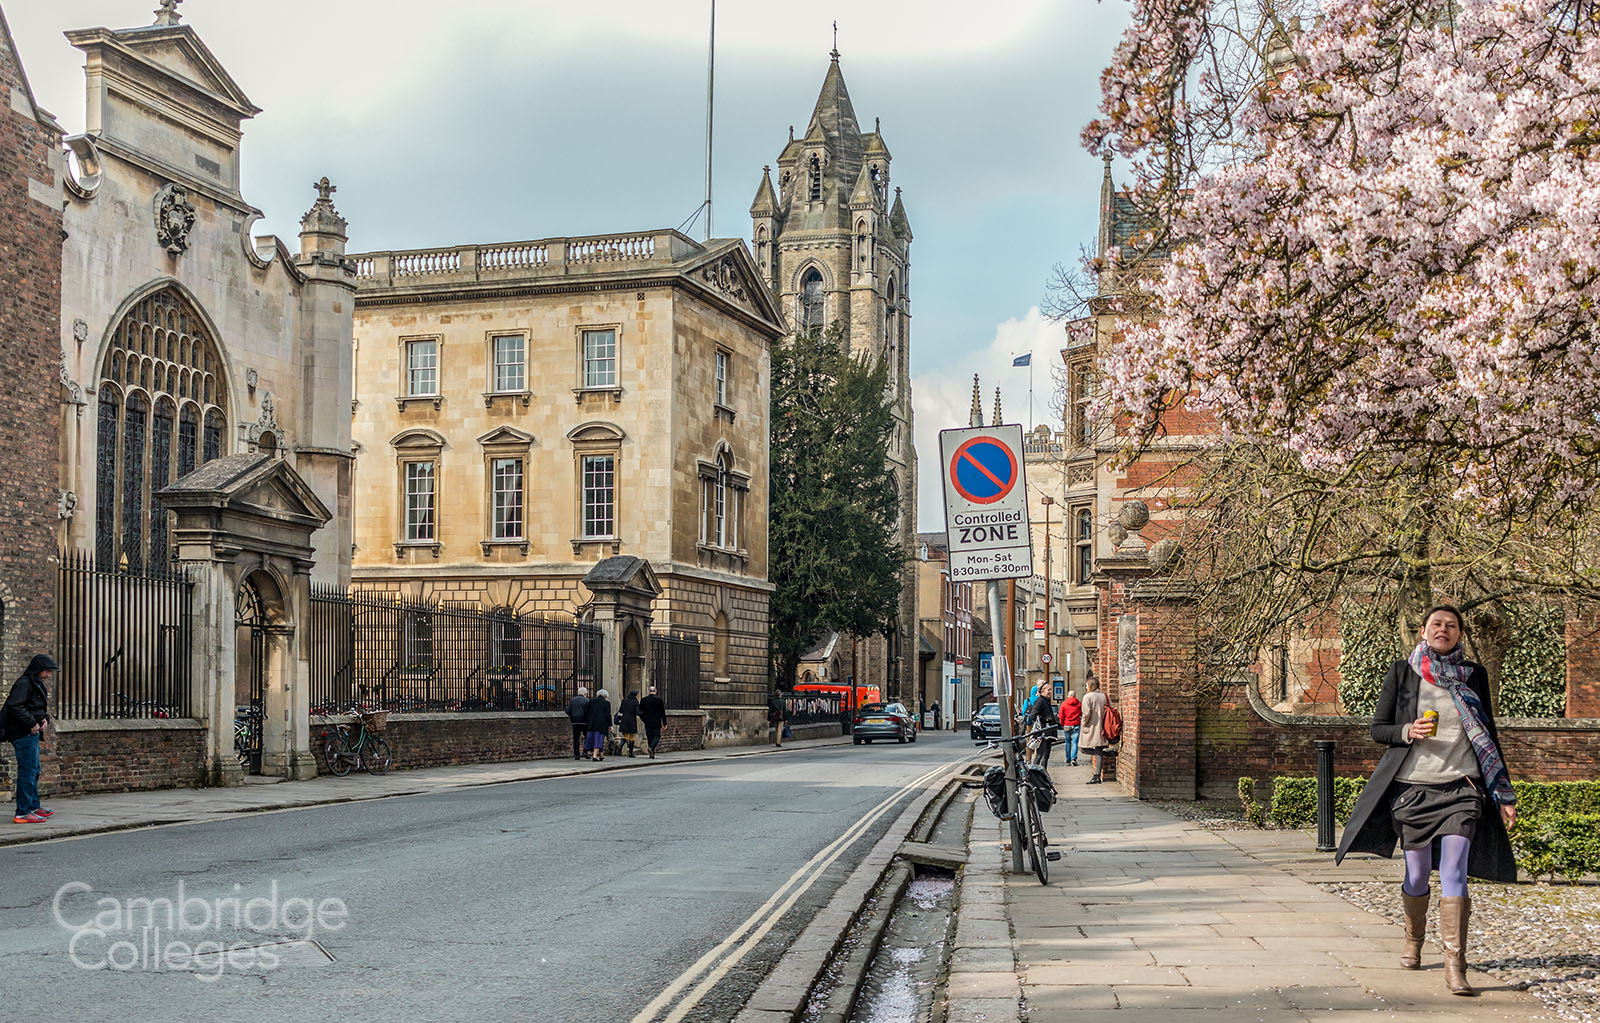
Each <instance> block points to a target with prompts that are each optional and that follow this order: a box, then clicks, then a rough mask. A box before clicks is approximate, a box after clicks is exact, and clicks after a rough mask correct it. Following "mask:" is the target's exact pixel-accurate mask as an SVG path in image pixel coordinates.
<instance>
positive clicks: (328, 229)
mask: <svg viewBox="0 0 1600 1023" xmlns="http://www.w3.org/2000/svg"><path fill="white" fill-rule="evenodd" d="M311 187H312V188H314V189H316V192H317V201H316V202H314V203H312V204H311V208H310V209H309V210H306V215H305V216H303V217H301V218H300V230H301V231H303V232H307V231H309V232H313V233H316V234H331V235H337V236H339V237H341V238H343V237H344V236H345V229H346V228H347V227H349V226H350V225H349V222H348V221H346V220H345V219H344V217H342V216H340V215H339V211H338V209H337V208H335V206H334V205H333V193H335V192H337V191H338V190H339V186H338V185H335V184H334V183H333V182H331V181H329V180H328V179H327V177H326V176H324V177H323V178H322V179H321V180H319V181H313V182H312V183H311Z"/></svg>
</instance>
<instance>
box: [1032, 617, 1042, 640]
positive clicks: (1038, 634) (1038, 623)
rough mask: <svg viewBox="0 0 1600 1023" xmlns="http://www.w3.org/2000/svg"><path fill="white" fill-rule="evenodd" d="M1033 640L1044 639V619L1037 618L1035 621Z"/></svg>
mask: <svg viewBox="0 0 1600 1023" xmlns="http://www.w3.org/2000/svg"><path fill="white" fill-rule="evenodd" d="M1033 638H1034V639H1044V619H1043V618H1035V619H1034V620H1033Z"/></svg>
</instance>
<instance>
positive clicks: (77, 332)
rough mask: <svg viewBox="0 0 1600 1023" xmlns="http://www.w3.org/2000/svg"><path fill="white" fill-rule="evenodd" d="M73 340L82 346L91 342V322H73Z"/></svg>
mask: <svg viewBox="0 0 1600 1023" xmlns="http://www.w3.org/2000/svg"><path fill="white" fill-rule="evenodd" d="M72 340H74V341H76V342H78V344H80V345H81V344H83V343H84V342H85V341H87V340H89V321H88V320H73V321H72Z"/></svg>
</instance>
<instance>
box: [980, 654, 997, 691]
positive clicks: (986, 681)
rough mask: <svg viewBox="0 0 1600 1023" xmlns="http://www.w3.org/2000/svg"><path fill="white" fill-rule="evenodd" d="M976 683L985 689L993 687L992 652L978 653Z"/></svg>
mask: <svg viewBox="0 0 1600 1023" xmlns="http://www.w3.org/2000/svg"><path fill="white" fill-rule="evenodd" d="M978 685H980V686H982V687H983V688H985V689H993V688H994V654H979V655H978Z"/></svg>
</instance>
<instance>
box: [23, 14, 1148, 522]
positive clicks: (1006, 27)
mask: <svg viewBox="0 0 1600 1023" xmlns="http://www.w3.org/2000/svg"><path fill="white" fill-rule="evenodd" d="M155 6H156V0H0V7H3V8H4V10H5V16H6V19H7V21H8V22H9V23H10V26H11V30H12V34H13V36H14V37H15V38H16V43H17V47H18V49H19V51H20V52H21V56H22V61H23V64H24V66H25V68H26V70H27V72H28V77H29V79H30V81H31V83H32V85H33V89H34V93H35V95H36V97H37V99H38V102H39V103H40V104H41V105H42V106H44V107H45V108H47V109H49V110H50V111H52V112H53V113H54V114H56V116H57V118H58V119H59V120H60V121H61V123H62V125H63V126H64V127H65V128H66V129H67V130H68V131H69V132H79V131H82V130H83V126H84V94H83V71H82V68H83V61H82V55H81V54H80V53H79V52H78V51H77V50H75V49H73V48H72V46H71V45H70V44H68V43H67V42H66V40H65V39H64V38H63V37H62V33H63V32H64V31H66V30H68V29H74V28H88V27H95V26H102V25H104V26H108V27H112V28H126V27H129V26H134V25H145V24H149V23H150V22H151V21H152V20H153V15H152V14H151V10H152V9H153V8H154V7H155ZM709 8H710V3H709V0H586V2H584V3H579V4H574V3H572V2H571V0H457V2H455V3H441V2H438V0H336V2H333V0H187V2H184V3H183V4H182V6H181V7H180V13H181V14H182V15H183V16H184V22H185V23H186V24H189V25H191V26H193V27H194V29H195V30H196V32H198V33H199V35H200V37H201V39H203V40H204V41H205V43H206V45H207V46H209V47H210V48H211V50H212V52H213V53H215V54H216V55H217V58H218V59H219V60H220V61H221V62H222V64H223V65H224V66H225V67H226V68H227V69H228V71H229V73H230V74H232V76H233V78H234V80H235V81H236V82H238V83H239V86H240V87H241V88H242V89H243V90H244V92H245V94H246V95H248V96H249V97H250V99H251V100H252V101H253V102H254V103H255V105H256V106H258V107H261V108H263V112H262V113H261V114H259V115H257V116H256V118H255V119H254V120H252V121H249V122H246V125H245V136H244V142H243V164H242V172H241V176H242V191H243V193H244V196H245V198H246V199H247V200H248V201H250V202H251V203H253V204H254V205H256V206H258V207H260V208H261V209H262V210H263V212H264V213H265V218H264V220H263V221H262V222H261V223H259V224H258V225H257V231H258V232H274V233H277V234H280V235H282V236H284V237H286V238H291V239H292V238H293V237H294V235H295V234H296V232H297V231H298V223H299V219H300V216H301V215H302V214H303V213H304V212H305V211H306V209H307V208H309V207H310V205H311V202H312V199H313V198H314V195H313V193H312V190H311V183H312V182H313V181H315V180H316V179H317V178H320V177H322V176H323V175H327V176H328V177H329V178H331V179H332V180H333V182H334V183H335V184H336V185H337V186H338V188H339V191H338V193H337V194H336V195H335V196H334V201H335V203H336V204H337V205H338V207H339V209H340V212H341V213H343V214H344V216H345V217H347V218H348V219H349V221H350V235H351V238H350V245H351V249H352V251H356V250H372V249H389V248H397V249H398V248H419V247H424V246H431V245H454V244H466V243H470V242H489V241H509V240H521V239H531V238H545V237H559V236H563V235H586V234H603V233H608V232H613V231H635V230H642V229H646V228H660V227H676V226H678V225H679V224H681V223H683V222H684V221H685V220H687V219H688V218H689V217H690V216H691V215H692V214H693V213H694V212H695V210H696V208H697V207H698V206H699V205H700V202H701V200H702V198H703V197H704V191H705V107H706V43H707V35H708V28H709ZM836 19H837V21H838V48H839V52H840V54H841V62H840V66H841V68H842V69H843V71H844V76H845V83H846V86H847V87H848V88H849V91H850V98H851V101H852V103H853V104H854V106H855V110H856V115H857V117H858V118H859V119H860V121H861V123H862V124H863V125H864V126H870V124H871V123H872V119H873V118H874V117H877V118H880V119H881V122H882V131H883V135H884V139H885V141H886V143H887V144H888V146H889V149H890V152H891V153H892V154H893V158H894V162H893V165H892V172H891V173H892V175H893V180H894V183H895V184H896V185H897V186H899V187H900V188H902V189H903V190H904V200H905V204H906V210H907V213H908V214H909V216H910V220H911V226H912V230H913V233H914V234H915V240H914V241H913V243H912V247H911V265H912V276H911V281H912V292H911V313H912V321H911V350H912V355H911V374H912V395H913V402H914V407H915V415H916V444H917V449H918V462H919V467H920V468H919V473H918V477H919V478H918V509H917V513H918V514H917V519H918V528H919V529H924V530H937V529H942V528H943V526H944V511H943V508H942V504H941V502H942V491H941V484H940V479H939V466H938V431H939V430H940V429H942V428H946V427H953V426H965V425H966V424H967V414H968V409H969V406H970V403H971V398H972V375H973V374H974V373H978V374H980V375H981V377H982V385H983V393H984V409H985V416H986V417H987V416H988V415H989V413H990V411H991V410H992V408H993V404H994V389H995V387H996V386H999V387H1000V388H1001V392H1002V406H1003V408H1004V411H1005V418H1006V419H1007V420H1009V421H1012V422H1022V423H1023V424H1024V425H1025V426H1026V425H1029V424H1030V422H1049V421H1051V415H1052V414H1051V411H1050V409H1051V405H1052V401H1051V394H1052V389H1053V387H1054V386H1055V383H1054V376H1055V375H1054V374H1052V372H1051V369H1050V367H1051V366H1052V365H1059V362H1060V356H1059V353H1060V349H1061V346H1062V328H1061V325H1060V324H1059V323H1056V322H1053V321H1051V320H1050V319H1049V318H1048V317H1046V316H1045V315H1043V314H1042V313H1041V306H1042V304H1043V303H1044V300H1045V297H1046V291H1047V286H1048V282H1049V279H1050V276H1051V270H1052V267H1053V266H1054V265H1055V264H1057V263H1071V262H1074V261H1076V260H1078V259H1080V258H1081V253H1082V251H1083V249H1084V247H1085V246H1086V245H1087V244H1089V243H1090V242H1091V241H1092V240H1093V238H1094V236H1095V231H1096V229H1097V219H1098V215H1099V210H1098V204H1099V191H1100V179H1101V174H1102V172H1103V167H1102V164H1101V162H1100V160H1099V159H1098V158H1096V157H1095V156H1094V155H1093V154H1091V153H1088V152H1086V151H1085V150H1084V149H1083V147H1082V145H1081V143H1080V142H1079V132H1080V129H1081V128H1082V126H1083V125H1084V123H1085V122H1087V121H1088V120H1089V119H1090V118H1091V117H1092V116H1094V113H1095V110H1096V106H1097V104H1098V101H1099V73H1100V69H1101V67H1102V66H1104V64H1105V63H1106V61H1107V60H1108V58H1109V56H1110V53H1111V50H1112V47H1113V46H1114V44H1115V42H1116V39H1117V38H1118V36H1119V35H1120V33H1121V31H1122V28H1123V26H1124V25H1125V24H1126V22H1127V9H1126V5H1125V4H1124V3H1123V2H1122V0H1103V2H1102V0H985V2H984V3H982V4H975V3H972V2H971V0H851V2H850V3H837V2H836V3H835V4H834V5H832V6H829V5H828V4H817V3H812V4H808V5H804V6H803V7H801V8H796V7H795V6H794V5H789V4H777V3H773V2H771V0H721V2H720V3H718V4H717V39H716V56H717V61H716V80H717V90H716V91H717V103H716V114H715V121H714V125H715V131H714V146H713V164H712V167H713V182H714V184H713V190H712V210H713V217H714V220H713V228H714V229H715V234H716V235H717V236H718V237H728V236H738V237H743V238H745V239H746V240H748V238H749V233H750V218H749V214H748V211H749V208H750V202H751V200H752V199H753V198H754V196H755V192H756V186H757V185H758V184H759V183H760V176H761V168H762V166H763V165H764V164H771V163H774V162H775V160H776V159H777V156H778V153H779V151H780V150H781V149H782V148H783V145H784V143H785V141H786V140H787V139H788V128H789V126H790V125H791V124H792V125H795V126H796V128H797V129H798V130H799V131H801V132H804V130H805V125H806V122H807V120H808V119H809V117H810V115H811V109H812V106H813V105H814V104H815V102H816V98H817V92H818V90H819V89H820V87H821V85H822V79H823V76H824V74H825V73H826V71H827V68H828V51H829V49H830V48H831V46H832V45H833V38H832V33H833V28H832V24H833V22H834V21H835V20H836ZM691 232H692V236H693V237H696V238H700V237H703V232H704V226H703V223H696V224H695V225H694V226H693V228H692V229H691ZM1028 352H1031V353H1032V354H1033V380H1032V383H1033V407H1032V410H1031V415H1030V414H1029V408H1028V404H1029V371H1028V370H1027V369H1019V368H1013V367H1012V365H1011V363H1012V359H1013V358H1014V357H1015V356H1017V355H1021V354H1024V353H1028Z"/></svg>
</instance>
